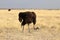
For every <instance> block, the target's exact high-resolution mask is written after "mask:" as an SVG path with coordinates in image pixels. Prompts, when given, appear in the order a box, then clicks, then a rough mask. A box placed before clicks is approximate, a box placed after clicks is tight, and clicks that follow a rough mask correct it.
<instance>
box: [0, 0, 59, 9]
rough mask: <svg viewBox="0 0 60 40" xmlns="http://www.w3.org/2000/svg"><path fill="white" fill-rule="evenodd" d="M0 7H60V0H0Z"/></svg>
mask: <svg viewBox="0 0 60 40" xmlns="http://www.w3.org/2000/svg"><path fill="white" fill-rule="evenodd" d="M0 8H39V9H60V0H0Z"/></svg>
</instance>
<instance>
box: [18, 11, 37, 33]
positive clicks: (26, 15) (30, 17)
mask: <svg viewBox="0 0 60 40" xmlns="http://www.w3.org/2000/svg"><path fill="white" fill-rule="evenodd" d="M18 16H19V19H18V20H19V22H21V26H23V29H22V32H23V30H24V25H25V24H28V30H29V32H30V28H29V24H30V23H33V28H34V29H35V24H36V14H35V12H29V11H26V12H19V15H18Z"/></svg>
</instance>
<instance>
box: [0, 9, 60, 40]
mask: <svg viewBox="0 0 60 40" xmlns="http://www.w3.org/2000/svg"><path fill="white" fill-rule="evenodd" d="M21 11H22V12H23V11H34V12H35V13H36V15H37V23H36V27H39V28H40V29H39V30H33V25H32V24H30V31H31V33H28V28H27V25H25V31H24V33H22V32H21V27H20V22H19V21H18V13H19V12H21ZM0 40H60V10H33V9H32V10H11V11H8V10H0Z"/></svg>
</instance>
